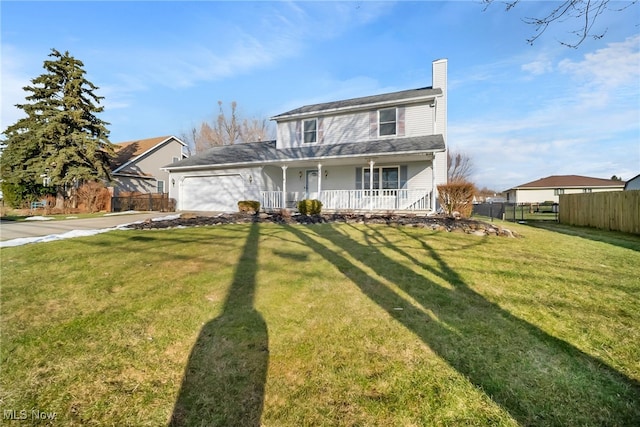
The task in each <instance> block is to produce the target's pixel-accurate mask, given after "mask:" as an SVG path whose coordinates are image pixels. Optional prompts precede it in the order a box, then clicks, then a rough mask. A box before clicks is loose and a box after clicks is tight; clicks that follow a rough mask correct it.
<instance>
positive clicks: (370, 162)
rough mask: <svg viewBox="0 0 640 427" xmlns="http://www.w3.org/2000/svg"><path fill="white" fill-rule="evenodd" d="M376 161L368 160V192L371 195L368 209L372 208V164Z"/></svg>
mask: <svg viewBox="0 0 640 427" xmlns="http://www.w3.org/2000/svg"><path fill="white" fill-rule="evenodd" d="M375 163H376V162H374V161H373V160H369V194H370V195H371V197H370V198H369V210H370V211H372V210H373V165H374V164H375Z"/></svg>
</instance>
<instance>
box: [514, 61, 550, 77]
mask: <svg viewBox="0 0 640 427" xmlns="http://www.w3.org/2000/svg"><path fill="white" fill-rule="evenodd" d="M521 68H522V71H526V72H528V73H531V74H533V75H534V76H539V75H542V74H546V73H550V72H552V71H553V64H552V62H551V60H549V59H547V58H539V59H536V60H535V61H531V62H529V63H527V64H523V65H522V67H521Z"/></svg>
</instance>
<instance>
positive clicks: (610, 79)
mask: <svg viewBox="0 0 640 427" xmlns="http://www.w3.org/2000/svg"><path fill="white" fill-rule="evenodd" d="M550 4H551V5H552V4H553V2H549V1H545V2H534V1H525V2H522V3H520V4H519V5H518V6H517V7H516V8H515V9H513V10H512V11H510V12H508V13H507V12H505V11H504V8H503V7H502V6H501V5H500V4H494V5H493V6H492V7H490V8H488V10H486V11H483V10H484V7H483V5H482V4H481V3H480V2H479V1H449V2H438V1H420V2H410V1H399V2H390V1H385V2H369V1H358V2H337V1H325V2H268V1H262V2H215V1H201V2H170V1H164V2H151V1H143V2H124V1H123V2H25V1H20V2H13V1H2V2H1V3H0V13H1V30H0V31H1V33H0V35H1V51H0V55H1V60H2V64H1V72H2V74H1V80H2V86H1V88H2V110H1V112H2V116H1V122H0V128H1V129H2V130H4V129H6V127H7V126H8V125H10V124H12V123H14V122H15V121H16V120H17V119H18V118H20V117H21V111H20V110H17V109H15V108H14V107H13V105H14V104H16V103H23V102H24V96H25V94H26V93H25V92H24V91H23V90H22V87H23V86H25V85H27V84H29V80H30V79H32V78H34V77H36V76H38V75H40V74H41V73H42V72H43V70H42V63H43V61H44V60H45V59H47V55H48V54H49V53H50V49H51V48H55V49H57V50H60V51H69V53H70V54H71V55H73V56H74V57H76V58H77V59H80V60H81V61H83V62H84V64H85V70H86V71H87V78H88V79H89V80H90V81H91V82H93V83H94V84H95V85H97V86H98V87H99V88H100V89H99V90H98V91H97V94H98V95H101V96H104V97H105V100H104V101H103V104H102V105H104V107H105V112H104V113H103V114H102V115H101V118H102V119H103V120H105V121H107V122H109V123H110V126H109V130H110V131H111V134H110V140H111V141H112V142H116V143H117V142H123V141H129V140H133V139H142V138H149V137H154V136H161V135H169V134H173V135H177V136H180V135H182V134H184V133H187V132H188V130H189V129H190V128H191V127H194V126H198V125H199V124H200V123H201V122H202V121H205V120H211V119H213V117H214V116H215V114H216V112H217V101H218V100H221V101H223V102H224V103H225V104H229V103H230V102H231V101H236V102H237V103H238V106H239V111H240V112H241V114H242V115H244V116H247V117H258V118H269V117H271V116H273V115H276V114H279V113H282V112H285V111H287V110H289V109H292V108H296V107H299V106H302V105H306V104H310V103H316V102H324V101H332V100H338V99H346V98H352V97H358V96H366V95H373V94H378V93H385V92H390V91H395V90H404V89H412V88H417V87H423V86H428V85H430V84H431V62H432V61H433V60H435V59H439V58H447V59H448V60H449V135H448V136H449V139H448V143H449V147H450V148H452V149H454V150H458V151H461V152H463V153H465V154H467V155H468V156H469V157H470V158H471V159H472V161H473V164H474V174H473V176H472V178H473V180H474V181H475V182H476V184H477V185H479V186H480V187H482V186H487V187H489V188H492V189H495V190H498V191H501V190H505V189H507V188H510V187H513V186H516V185H519V184H523V183H526V182H529V181H533V180H536V179H539V178H542V177H546V176H549V175H569V174H576V175H586V176H593V177H600V178H609V177H611V176H612V175H617V176H621V177H622V178H623V179H630V178H632V177H633V176H635V175H637V174H639V173H640V26H639V24H640V5H636V6H634V7H631V8H630V9H627V10H626V11H625V12H622V13H610V14H607V15H606V16H605V15H603V16H601V18H600V20H599V21H598V23H597V27H599V28H600V29H602V30H605V29H606V36H605V37H604V38H602V39H600V40H586V41H585V42H584V43H583V44H582V45H581V46H580V47H579V48H578V49H571V48H567V47H564V46H562V45H560V44H559V43H558V40H571V34H569V31H571V30H572V29H574V27H573V26H572V24H571V23H565V24H563V25H560V26H556V27H552V28H551V29H550V30H549V31H548V33H546V34H545V35H544V36H542V38H540V39H539V40H538V41H537V42H536V43H535V44H534V45H533V46H530V45H528V44H527V43H526V39H527V38H528V37H529V36H531V35H532V34H533V31H534V29H533V28H532V27H531V26H529V25H526V24H524V23H523V22H522V18H524V17H528V16H541V15H542V14H543V13H544V12H545V11H547V10H548V9H549V7H550ZM616 4H618V3H616ZM619 4H621V5H622V4H624V3H619Z"/></svg>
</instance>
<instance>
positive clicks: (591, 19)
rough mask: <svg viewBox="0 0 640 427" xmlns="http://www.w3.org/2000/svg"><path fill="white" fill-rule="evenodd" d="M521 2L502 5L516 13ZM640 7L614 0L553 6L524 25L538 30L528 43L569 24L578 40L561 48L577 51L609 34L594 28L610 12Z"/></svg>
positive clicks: (570, 1) (631, 1) (489, 0)
mask: <svg viewBox="0 0 640 427" xmlns="http://www.w3.org/2000/svg"><path fill="white" fill-rule="evenodd" d="M520 2H521V0H507V1H502V2H501V3H502V4H503V5H504V6H505V9H506V11H510V10H512V9H513V8H514V7H515V6H516V5H517V4H518V3H520ZM482 3H484V4H485V10H486V9H487V8H488V7H489V6H490V5H491V4H493V3H495V0H482ZM636 4H638V0H628V1H619V0H616V1H612V0H564V1H560V2H549V3H548V5H549V11H548V13H547V14H546V15H544V16H541V17H526V18H523V21H524V22H525V23H526V24H529V25H533V26H534V27H535V33H534V34H533V35H532V36H531V37H529V38H528V39H527V43H529V44H531V45H532V44H533V43H534V42H535V41H536V40H537V39H538V38H539V37H540V36H542V34H544V33H545V31H546V30H547V29H548V28H549V26H550V25H552V24H562V23H564V22H567V21H573V22H575V23H576V24H575V27H574V29H573V30H571V31H570V33H571V34H573V35H575V36H576V40H575V41H573V42H565V41H559V43H560V44H562V45H564V46H567V47H572V48H577V47H578V46H580V44H581V43H582V42H583V41H585V39H587V37H591V38H593V39H596V40H597V39H601V38H602V37H604V35H605V34H606V32H607V30H606V29H605V30H603V31H596V30H595V29H594V24H595V23H596V21H597V20H598V18H599V17H600V16H601V15H603V14H606V13H609V12H621V11H623V10H625V9H627V8H629V7H631V6H633V5H636Z"/></svg>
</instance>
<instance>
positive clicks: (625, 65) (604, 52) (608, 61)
mask: <svg viewBox="0 0 640 427" xmlns="http://www.w3.org/2000/svg"><path fill="white" fill-rule="evenodd" d="M558 69H559V70H560V71H561V72H563V73H566V74H569V75H571V76H573V77H574V78H576V79H578V80H579V81H581V82H582V83H584V84H585V86H586V87H588V88H591V89H592V90H593V89H595V90H611V89H613V88H617V87H620V86H635V88H636V92H637V90H638V82H639V81H640V35H636V36H633V37H629V38H627V39H626V40H625V41H623V42H615V43H609V44H608V45H607V47H605V48H602V49H598V50H596V51H595V52H593V53H587V54H585V55H584V58H583V59H582V60H581V61H572V60H570V59H564V60H562V61H560V63H559V64H558Z"/></svg>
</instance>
